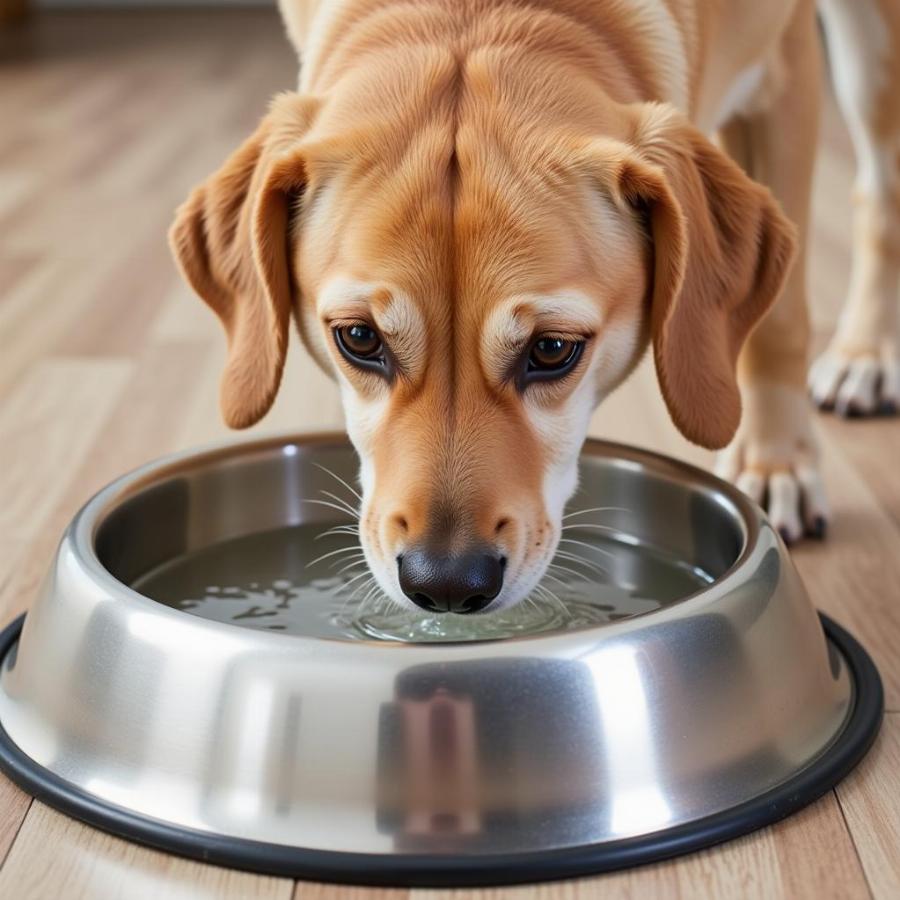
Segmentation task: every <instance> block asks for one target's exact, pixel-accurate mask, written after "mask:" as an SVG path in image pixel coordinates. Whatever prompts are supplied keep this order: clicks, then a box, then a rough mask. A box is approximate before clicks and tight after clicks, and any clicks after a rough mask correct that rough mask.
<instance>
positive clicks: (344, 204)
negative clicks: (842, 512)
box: [170, 0, 900, 612]
mask: <svg viewBox="0 0 900 900" xmlns="http://www.w3.org/2000/svg"><path fill="white" fill-rule="evenodd" d="M281 10H282V14H283V18H284V21H285V24H286V29H287V33H288V36H289V38H290V39H291V41H292V42H293V44H294V46H295V47H296V49H297V51H298V53H299V56H300V59H301V61H302V66H301V72H300V79H299V87H298V90H297V91H296V92H287V93H284V94H281V95H279V96H277V97H276V98H275V99H274V101H273V102H272V105H271V108H270V110H269V112H268V114H267V115H266V116H265V117H264V118H263V120H262V121H261V123H260V125H259V127H258V128H257V130H256V131H255V133H254V134H253V135H251V136H250V137H249V139H248V140H247V141H246V142H245V143H244V144H243V145H242V146H241V147H240V148H239V149H238V150H237V151H236V152H235V153H234V154H233V155H232V156H231V157H230V158H229V159H228V160H227V162H226V163H225V164H224V166H223V167H222V168H221V169H220V170H219V171H218V172H216V173H215V174H213V175H212V176H211V177H210V178H209V179H208V180H207V181H206V182H205V183H204V184H202V185H201V186H199V187H198V188H196V189H195V190H194V191H193V192H192V193H191V194H190V196H189V198H188V200H187V201H186V202H185V203H184V204H183V205H182V206H181V207H180V208H179V210H178V212H177V214H176V220H175V223H174V225H173V227H172V230H171V235H170V238H171V245H172V248H173V250H174V255H175V257H176V259H177V261H178V263H179V265H180V268H181V270H182V272H183V274H184V276H185V277H186V279H187V281H188V282H189V283H190V284H191V285H192V286H193V288H194V290H195V291H196V293H197V294H199V295H200V297H201V298H202V299H203V300H204V301H205V302H206V303H207V304H208V305H209V306H210V307H211V308H212V309H213V311H214V312H215V313H216V314H217V315H218V316H219V318H220V319H221V321H222V324H223V325H224V329H225V331H226V333H227V338H228V345H229V353H228V361H227V365H226V369H225V372H224V375H223V379H222V384H221V403H222V410H223V414H224V418H225V420H226V421H227V423H228V424H229V425H231V426H233V427H235V428H243V427H246V426H249V425H251V424H253V423H254V422H256V421H257V420H258V419H260V417H262V416H263V415H264V414H265V412H266V411H267V410H268V408H269V406H270V405H271V403H272V401H273V398H274V396H275V394H276V391H277V390H278V386H279V381H280V379H281V373H282V366H283V363H284V358H285V353H286V350H287V344H288V337H289V331H290V322H291V319H292V318H293V319H294V320H295V322H296V325H297V327H298V329H299V332H300V334H301V336H302V339H303V342H304V343H305V345H306V347H307V348H308V350H309V352H310V353H311V354H312V355H313V356H314V357H315V359H316V360H317V361H318V363H319V364H320V365H321V366H322V367H323V368H324V369H325V370H326V371H327V372H329V373H331V374H332V375H333V377H334V378H335V379H336V380H337V382H338V383H339V385H340V389H341V394H342V400H343V405H344V409H345V413H346V419H347V428H348V432H349V435H350V438H351V440H352V442H353V444H354V446H355V447H356V449H357V451H358V453H359V456H360V459H361V470H360V484H361V487H362V497H363V502H362V505H361V518H360V535H361V542H362V546H363V549H364V551H365V558H366V561H367V563H368V565H369V567H370V569H371V571H372V573H374V575H375V576H376V578H377V581H378V583H379V585H380V586H381V588H382V589H383V591H384V592H385V594H387V595H388V597H390V598H392V599H393V600H394V601H396V602H397V603H399V604H404V605H407V606H410V607H422V608H425V609H430V610H439V611H444V610H453V611H456V612H479V611H482V610H485V609H491V610H497V609H502V608H505V607H509V606H511V605H513V604H515V603H517V602H519V601H521V600H522V599H523V598H524V597H526V596H527V595H528V594H529V592H530V591H531V590H532V589H533V588H534V587H535V586H536V585H537V584H538V582H539V581H540V579H541V578H542V576H543V575H544V573H545V572H546V570H547V566H548V564H549V562H550V560H551V558H552V556H553V554H554V551H555V549H556V547H557V543H558V541H559V538H560V529H561V520H562V515H563V508H564V506H565V504H566V501H567V500H568V499H569V497H570V496H571V495H572V493H573V491H574V489H575V487H576V479H577V461H578V454H579V449H580V447H581V445H582V442H583V440H584V437H585V434H586V431H587V427H588V420H589V417H590V415H591V413H592V411H593V410H594V408H595V407H596V405H597V404H598V403H599V402H600V401H601V400H602V399H603V398H604V397H605V396H606V395H607V394H608V393H609V392H610V391H612V390H613V389H614V388H615V387H616V386H617V385H619V384H620V383H621V382H622V381H623V380H624V379H625V378H626V377H627V376H628V374H629V373H630V372H631V371H632V370H633V369H634V367H635V365H636V364H637V363H638V361H639V360H640V358H641V356H642V354H643V353H644V352H645V349H646V348H647V347H648V346H652V348H653V355H654V358H655V364H656V369H657V373H658V378H659V384H660V387H661V390H662V393H663V396H664V398H665V402H666V404H667V407H668V410H669V412H670V414H671V417H672V419H673V420H674V422H675V424H676V425H677V427H678V428H679V429H680V430H681V432H682V433H683V434H684V435H685V436H686V437H687V438H688V439H690V440H691V441H694V442H696V443H697V444H700V445H702V446H704V447H708V448H715V449H722V448H724V450H723V452H722V454H721V456H720V461H719V470H720V473H721V474H723V475H724V476H726V477H728V478H730V479H732V480H734V481H735V482H736V483H737V484H738V485H739V486H740V487H742V488H743V489H744V490H745V491H746V492H747V493H748V494H750V495H751V496H752V497H754V498H755V499H756V500H758V501H759V502H761V503H763V502H764V503H766V504H767V507H768V512H769V515H770V518H771V520H772V522H773V524H774V525H775V527H776V528H778V529H779V530H780V531H781V533H782V535H783V536H784V538H785V540H787V541H794V540H798V539H799V538H800V537H801V536H803V535H804V533H806V534H813V535H822V534H823V533H824V531H825V528H826V524H827V521H828V516H829V513H828V508H827V503H826V498H825V492H824V490H823V487H822V482H821V478H820V475H819V472H818V469H817V449H816V440H815V437H814V433H813V428H812V421H811V420H812V411H811V408H810V404H809V403H808V398H807V391H808V389H809V390H811V393H812V396H813V399H814V400H815V402H816V403H818V405H819V406H821V407H825V408H828V407H831V408H836V409H837V410H838V411H843V412H850V413H856V414H868V413H873V412H875V411H876V410H877V409H878V407H879V406H881V405H890V404H900V365H898V347H897V336H898V322H897V309H896V294H895V291H896V288H897V281H898V271H900V270H898V266H900V224H898V223H900V209H898V203H900V193H898V192H900V182H898V172H900V156H898V154H900V104H898V101H897V100H896V91H895V89H894V87H895V85H896V84H898V83H900V8H898V5H897V4H896V3H894V2H892V0H823V2H822V3H821V5H820V7H819V11H820V13H821V16H822V19H823V21H824V23H825V25H826V31H827V33H828V42H829V46H830V50H831V55H832V58H833V60H834V69H835V72H836V79H837V95H838V98H839V100H840V103H841V105H842V107H843V111H844V113H845V115H846V117H847V121H848V123H849V126H850V129H851V133H852V136H853V139H854V141H855V146H856V152H857V155H858V163H859V176H858V181H857V213H856V231H855V238H854V262H853V273H852V278H851V286H850V293H849V299H848V302H847V307H846V310H845V312H844V315H843V317H842V319H841V323H840V327H839V328H838V331H837V334H836V336H835V338H834V340H833V341H832V343H831V345H830V346H829V348H828V350H827V351H826V353H825V354H824V356H823V357H821V358H820V359H819V360H818V361H817V362H816V363H815V364H814V366H813V367H812V369H811V373H810V375H809V385H808V386H807V373H806V370H807V354H808V348H809V342H810V327H809V322H808V316H807V303H806V300H807V298H806V287H805V273H804V261H805V249H806V243H807V236H808V222H809V214H810V210H809V207H810V189H811V180H812V171H813V164H814V159H815V138H816V128H817V116H818V98H819V92H820V77H821V73H820V59H819V58H820V48H819V37H818V29H817V9H816V6H815V5H814V3H813V2H812V0H719V2H715V0H552V2H551V0H414V2H411V0H331V2H301V0H281ZM710 135H718V144H717V143H714V142H713V140H712V139H711V138H710Z"/></svg>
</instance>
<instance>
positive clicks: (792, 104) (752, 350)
mask: <svg viewBox="0 0 900 900" xmlns="http://www.w3.org/2000/svg"><path fill="white" fill-rule="evenodd" d="M770 65H772V66H773V67H775V69H774V70H773V72H772V73H771V75H772V77H770V78H769V79H767V80H766V85H765V87H764V88H763V91H764V93H763V94H761V95H760V97H759V98H757V101H756V104H755V106H754V107H752V109H751V110H748V111H746V112H744V113H743V114H742V115H740V116H738V117H736V118H735V119H733V120H732V121H731V122H729V123H728V124H727V125H726V127H725V128H724V129H723V131H722V135H721V137H722V142H723V145H724V146H725V148H726V149H727V150H728V152H729V153H730V154H731V155H732V156H733V157H734V159H735V160H736V161H737V162H739V163H740V164H741V165H742V166H743V167H744V169H745V170H746V171H747V173H748V174H749V175H750V176H751V177H753V178H754V179H756V180H757V181H759V182H761V183H763V184H765V185H767V186H768V187H769V188H770V189H771V190H772V193H773V194H774V195H775V197H776V198H777V199H778V201H779V202H780V203H781V205H782V207H783V209H784V211H785V213H786V214H787V216H788V217H789V218H790V219H792V220H793V221H794V222H795V223H796V225H797V229H798V238H799V252H798V254H797V259H796V260H795V262H794V267H793V270H792V272H791V274H790V276H789V278H788V281H787V283H786V285H785V288H784V290H783V292H782V295H781V297H780V298H779V299H778V301H777V302H776V304H775V306H774V307H773V308H772V309H771V310H770V311H769V313H768V314H767V315H766V317H765V318H764V319H763V320H762V322H761V323H760V324H759V326H758V327H757V328H756V330H755V331H754V332H753V334H752V335H751V336H750V339H749V341H748V343H747V345H746V346H745V348H744V352H743V354H742V356H741V359H740V365H739V380H740V384H741V398H742V401H743V418H742V421H741V426H740V428H739V430H738V433H737V435H736V437H735V439H734V441H733V442H732V444H731V445H730V446H729V447H728V448H727V449H726V450H725V451H723V453H722V454H721V456H720V459H719V464H718V471H719V473H720V474H721V475H723V476H724V477H726V478H729V479H730V480H732V481H735V482H736V483H737V484H738V485H739V486H740V487H741V488H742V489H743V490H744V491H746V492H747V493H748V494H749V495H750V496H751V497H753V498H754V499H755V500H756V501H757V502H759V503H761V504H764V505H765V506H766V508H767V510H768V513H769V517H770V519H771V520H772V524H773V525H774V526H775V527H776V528H777V529H778V530H779V531H780V532H781V534H782V536H783V537H784V538H785V540H787V541H795V540H798V539H799V538H800V537H802V536H803V535H804V533H807V534H813V535H822V534H824V532H825V528H826V524H827V519H828V510H827V507H826V501H825V496H824V491H823V489H822V484H821V480H820V477H819V474H818V470H817V444H816V439H815V436H814V433H813V426H812V410H811V407H810V404H809V402H808V400H807V396H806V367H807V361H808V360H807V357H808V350H809V339H810V325H809V315H808V310H807V297H806V271H805V268H806V247H807V238H808V230H809V229H808V226H809V214H810V196H811V192H812V172H813V163H814V158H815V143H816V134H817V129H818V113H819V110H818V106H819V47H818V38H817V34H816V26H815V10H814V7H813V4H812V3H811V2H806V0H802V2H801V3H799V4H798V8H797V12H796V13H795V15H794V19H793V21H792V22H791V24H790V25H789V26H788V29H787V31H786V32H785V34H784V36H783V38H782V41H781V46H780V48H779V52H778V53H777V54H776V57H775V58H773V60H772V62H771V63H770Z"/></svg>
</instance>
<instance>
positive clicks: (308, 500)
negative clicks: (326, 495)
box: [300, 497, 359, 520]
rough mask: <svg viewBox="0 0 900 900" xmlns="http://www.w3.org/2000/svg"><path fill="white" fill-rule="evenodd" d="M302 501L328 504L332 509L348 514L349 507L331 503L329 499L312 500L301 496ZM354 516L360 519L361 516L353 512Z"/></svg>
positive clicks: (322, 504) (320, 504) (319, 504)
mask: <svg viewBox="0 0 900 900" xmlns="http://www.w3.org/2000/svg"><path fill="white" fill-rule="evenodd" d="M300 502H301V503H315V504H317V505H318V506H327V507H329V508H330V509H336V510H337V511H338V512H339V513H343V514H344V515H347V509H345V508H344V507H342V506H338V505H337V503H331V502H330V501H328V500H310V499H309V498H306V497H303V498H301V500H300ZM353 517H354V518H355V519H357V520H359V516H358V515H357V514H356V513H353Z"/></svg>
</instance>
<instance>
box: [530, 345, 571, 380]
mask: <svg viewBox="0 0 900 900" xmlns="http://www.w3.org/2000/svg"><path fill="white" fill-rule="evenodd" d="M579 346H580V344H579V343H578V342H577V341H567V340H565V339H564V338H557V337H542V338H539V339H538V340H537V341H535V342H534V345H533V346H532V348H531V353H530V354H529V356H528V367H529V368H530V369H532V370H533V371H534V370H537V371H542V372H547V371H553V370H555V369H560V368H563V367H564V366H566V365H567V364H568V362H569V361H570V360H571V359H572V356H573V355H574V354H575V353H576V351H577V349H578V347H579Z"/></svg>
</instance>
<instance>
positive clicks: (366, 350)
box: [335, 322, 382, 359]
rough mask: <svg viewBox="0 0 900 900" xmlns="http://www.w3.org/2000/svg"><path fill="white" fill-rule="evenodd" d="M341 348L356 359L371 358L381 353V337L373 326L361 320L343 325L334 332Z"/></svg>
mask: <svg viewBox="0 0 900 900" xmlns="http://www.w3.org/2000/svg"><path fill="white" fill-rule="evenodd" d="M335 333H336V335H337V339H338V343H339V345H340V346H341V348H342V349H343V350H345V351H346V352H347V353H349V354H350V355H351V356H355V357H357V358H358V359H372V358H373V357H375V356H378V355H379V354H380V353H381V350H382V347H381V338H380V337H379V335H378V332H377V331H375V329H374V328H371V327H369V326H368V325H366V324H365V323H363V322H355V323H354V324H353V325H345V326H344V327H343V328H338V329H337V331H336V332H335Z"/></svg>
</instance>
